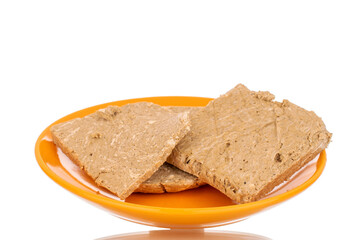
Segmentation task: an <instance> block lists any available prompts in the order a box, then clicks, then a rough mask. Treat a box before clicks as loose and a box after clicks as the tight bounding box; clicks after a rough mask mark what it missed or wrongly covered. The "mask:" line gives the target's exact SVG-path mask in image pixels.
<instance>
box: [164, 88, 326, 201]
mask: <svg viewBox="0 0 360 240" xmlns="http://www.w3.org/2000/svg"><path fill="white" fill-rule="evenodd" d="M273 99H274V96H273V95H272V94H270V93H269V92H253V91H250V90H248V89H247V88H246V87H245V86H243V85H238V86H236V87H235V88H234V89H232V90H230V91H229V92H228V93H226V94H225V95H223V96H220V97H219V98H217V99H215V100H213V101H211V102H210V103H209V104H208V105H207V106H206V107H205V108H204V109H203V110H200V111H197V112H196V113H193V114H191V116H190V119H191V125H192V127H191V131H190V132H189V133H188V134H187V135H186V136H185V137H184V138H183V139H182V140H181V141H180V142H179V144H178V145H177V146H176V148H175V149H174V151H173V153H172V155H171V156H170V157H169V159H168V162H170V163H171V164H173V165H175V166H177V167H179V168H180V169H182V170H184V171H187V172H189V173H191V174H194V175H195V176H198V177H199V178H200V179H201V180H204V181H205V182H207V183H208V184H210V185H212V186H213V187H215V188H217V189H218V190H220V191H221V192H223V193H224V194H226V195H227V196H228V197H229V198H231V199H232V200H234V201H236V202H238V203H246V202H251V201H256V200H259V199H260V198H262V197H263V196H264V195H265V194H266V193H268V192H269V191H271V190H272V189H273V188H274V187H275V186H276V185H278V184H280V183H281V182H282V181H284V180H286V179H287V178H289V177H290V176H291V175H292V174H293V173H295V172H296V171H297V170H299V169H300V168H301V167H302V166H304V165H305V164H306V163H307V162H309V161H310V160H312V159H313V158H314V157H315V156H316V155H317V154H319V153H320V152H321V151H322V150H323V149H325V148H326V146H327V145H328V143H329V142H330V138H331V134H330V133H329V132H328V131H327V130H326V128H325V125H324V123H323V122H322V120H321V119H320V118H319V117H318V116H316V115H315V113H314V112H310V111H306V110H304V109H303V108H300V107H298V106H296V105H294V104H292V103H290V102H289V101H287V100H284V101H283V102H281V103H280V102H275V101H273Z"/></svg>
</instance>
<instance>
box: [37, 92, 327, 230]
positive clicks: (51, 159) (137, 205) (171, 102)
mask: <svg viewBox="0 0 360 240" xmlns="http://www.w3.org/2000/svg"><path fill="white" fill-rule="evenodd" d="M210 100H211V99H210V98H199V97H153V98H142V99H130V100H123V101H118V102H112V103H106V104H102V105H98V106H94V107H90V108H87V109H83V110H81V111H78V112H75V113H72V114H70V115H68V116H66V117H64V118H62V119H60V120H58V121H56V122H55V123H54V124H56V123H59V122H63V121H67V120H69V119H73V118H76V117H83V116H85V115H88V114H90V113H92V112H94V111H96V110H98V109H101V108H105V107H106V106H108V105H118V106H121V105H124V104H127V103H133V102H139V101H149V102H153V103H156V104H160V105H164V106H204V105H206V104H207V103H208V102H209V101H210ZM49 128H50V126H49V127H48V128H46V129H45V130H44V131H43V133H42V134H41V135H40V136H39V138H38V141H37V143H36V146H35V155H36V158H37V161H38V163H39V165H40V167H41V168H42V169H43V171H44V172H45V173H46V174H47V175H48V176H49V177H50V178H51V179H53V180H54V181H55V182H56V183H58V184H59V185H61V186H62V187H64V188H65V189H67V190H69V191H71V192H72V193H74V194H76V195H78V196H79V197H81V198H83V199H85V200H87V201H88V202H90V203H92V204H93V205H95V206H97V207H100V208H102V209H104V210H107V211H109V212H110V213H112V214H113V215H115V216H118V217H120V218H123V219H126V220H130V221H134V222H138V223H142V224H146V225H153V226H160V227H171V228H199V227H213V226H219V225H224V224H228V223H232V222H237V221H240V220H243V219H245V218H247V217H249V216H250V215H252V214H254V213H256V212H259V211H262V210H264V209H267V208H269V207H272V206H274V205H277V204H279V203H281V202H283V201H285V200H287V199H289V198H291V197H293V196H295V195H297V194H298V193H300V192H302V191H303V190H305V189H306V188H307V187H309V186H310V185H311V184H312V183H314V182H315V181H316V179H317V178H318V177H319V176H320V175H321V173H322V171H323V169H324V167H325V163H326V154H325V151H323V152H322V153H321V154H320V156H319V158H318V159H317V158H316V159H314V160H313V161H311V162H310V163H309V164H307V165H306V166H305V167H304V168H302V169H301V170H299V171H298V172H297V173H296V174H294V175H293V177H292V178H291V179H290V180H289V181H288V182H286V183H283V184H282V185H281V186H278V187H277V188H276V189H275V190H274V191H273V192H271V193H270V194H269V195H268V196H266V197H265V198H264V199H262V200H259V201H256V202H252V203H247V204H234V202H232V201H231V200H230V199H229V198H227V197H226V196H225V195H223V194H222V193H220V192H219V191H218V190H216V189H214V188H212V187H210V186H203V187H200V188H197V189H192V190H187V191H183V192H179V193H165V194H143V193H134V194H132V195H131V196H130V197H128V198H127V199H126V201H121V200H119V199H118V198H117V197H116V196H115V195H113V194H112V193H110V192H109V191H107V190H106V189H103V188H101V187H98V186H97V185H96V184H95V183H94V181H93V180H92V179H91V178H90V177H88V176H87V175H86V174H85V173H84V172H83V171H82V170H81V169H80V168H78V167H77V166H76V165H75V164H74V163H73V162H72V161H71V160H69V159H68V158H67V157H66V156H65V155H64V154H63V153H62V152H61V150H60V149H58V148H57V147H56V146H55V144H54V143H53V142H52V139H51V135H50V131H49Z"/></svg>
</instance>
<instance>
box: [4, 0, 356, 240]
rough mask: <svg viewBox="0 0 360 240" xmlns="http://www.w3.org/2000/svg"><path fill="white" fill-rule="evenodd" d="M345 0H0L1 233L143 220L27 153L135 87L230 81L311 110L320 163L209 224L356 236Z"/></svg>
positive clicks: (190, 92) (38, 235) (352, 38)
mask: <svg viewBox="0 0 360 240" xmlns="http://www.w3.org/2000/svg"><path fill="white" fill-rule="evenodd" d="M359 13H360V5H359V1H346V0H342V1H331V0H330V1H318V0H309V1H308V0H303V1H246V2H242V1H209V0H207V1H196V0H191V1H186V0H183V1H171V0H166V1H157V0H147V1H136V0H135V1H119V0H116V1H92V0H87V1H79V0H70V1H68V0H63V1H52V0H46V1H39V0H32V1H17V0H12V1H11V0H9V1H7V0H0V84H1V85H0V98H1V101H0V104H1V111H0V112H1V117H0V121H1V124H0V128H1V129H0V130H1V131H0V134H1V137H0V141H1V142H0V143H1V144H0V149H1V167H0V171H1V191H0V202H1V204H0V208H1V209H0V210H1V212H0V219H1V223H0V226H1V231H0V238H1V239H25V238H27V239H94V238H100V237H105V236H109V235H115V234H120V233H129V232H137V231H143V230H151V229H156V228H152V227H147V226H142V225H138V224H135V223H131V222H127V221H125V220H121V219H118V218H115V217H113V216H111V215H110V214H108V213H106V212H103V211H102V210H99V209H96V208H94V207H92V206H91V205H89V204H87V203H85V202H84V201H82V200H80V199H79V198H77V197H75V196H74V195H72V194H71V193H69V192H67V191H66V190H64V189H62V188H61V187H60V186H58V185H57V184H55V183H54V182H53V181H52V180H50V179H49V178H48V177H47V176H46V175H45V174H44V173H43V172H42V171H41V169H40V168H39V166H38V165H37V163H36V160H35V156H34V145H35V141H36V139H37V137H38V135H39V134H40V133H41V131H42V130H43V129H44V128H46V127H47V126H48V125H49V124H51V123H52V122H53V121H55V120H57V119H58V118H60V117H63V116H64V115H67V114H69V113H72V112H74V111H76V110H80V109H82V108H86V107H89V106H92V105H96V104H100V103H104V102H109V101H116V100H122V99H128V98H137V97H149V96H168V95H170V96H171V95H184V96H204V97H217V96H219V95H220V94H222V93H225V92H226V91H228V90H229V89H231V88H232V87H234V86H235V85H236V84H237V83H244V84H245V85H247V86H248V87H249V88H250V89H252V90H269V91H270V92H272V93H274V94H275V95H276V96H277V100H282V99H283V98H287V99H290V100H291V101H292V102H294V103H296V104H298V105H300V106H302V107H304V108H306V109H308V110H314V111H315V112H316V113H317V114H318V115H319V116H321V117H322V118H323V120H324V122H325V123H326V125H327V128H328V130H329V131H330V132H332V133H333V134H334V135H333V140H332V143H331V144H330V145H329V148H328V150H327V153H328V163H327V166H326V168H325V171H324V173H323V175H322V176H321V177H320V179H319V180H318V181H317V182H316V183H315V184H314V185H313V186H311V187H310V188H309V189H308V190H306V191H305V192H303V193H302V194H300V195H299V196H297V197H295V198H293V199H291V200H290V201H288V202H285V203H283V204H282V205H280V206H277V207H275V208H273V209H271V210H268V211H266V212H263V213H260V214H258V215H255V216H252V217H250V218H249V219H247V220H245V221H242V222H239V223H235V224H232V225H226V226H223V227H220V228H216V230H231V231H239V232H248V233H255V234H259V235H263V236H267V237H269V238H272V239H330V238H333V239H336V238H341V239H356V238H358V237H359V229H358V228H359V222H358V216H359V214H360V211H359V201H360V198H359V197H358V195H356V193H357V192H358V189H359V183H360V181H359V169H360V163H359V162H360V161H359V155H358V149H359V134H360V131H359V121H360V119H359V102H360V101H359V90H360V89H359V87H358V82H359V80H360V14H359Z"/></svg>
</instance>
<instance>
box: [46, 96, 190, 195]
mask: <svg viewBox="0 0 360 240" xmlns="http://www.w3.org/2000/svg"><path fill="white" fill-rule="evenodd" d="M189 130H190V120H189V117H188V113H186V112H185V113H174V112H171V111H169V110H168V109H166V108H164V107H161V106H159V105H156V104H152V103H146V102H139V103H134V104H127V105H124V106H121V107H118V106H109V107H107V108H105V109H101V110H98V111H96V112H95V113H93V114H90V115H88V116H86V117H84V118H77V119H73V120H70V121H68V122H64V123H60V124H57V125H55V126H53V127H52V128H51V133H52V136H53V139H54V142H55V143H56V145H57V146H59V147H60V148H61V149H62V151H63V152H64V153H65V154H66V155H67V156H68V157H69V158H70V159H72V160H73V161H74V162H75V163H77V164H78V165H79V166H80V167H81V168H82V169H83V170H85V172H86V173H87V174H88V175H89V176H90V177H92V178H93V179H94V180H95V182H96V183H97V184H98V185H99V186H102V187H105V188H107V189H108V190H110V191H111V192H113V193H115V194H116V195H117V196H118V197H119V198H120V199H125V198H126V197H128V196H129V195H130V194H131V193H132V192H133V191H134V190H135V189H136V188H138V187H139V185H140V184H141V183H142V182H144V181H145V180H147V179H148V178H149V177H150V176H151V175H153V173H154V172H155V171H156V170H158V168H159V167H160V166H161V165H162V164H163V163H164V162H165V161H166V159H167V157H168V156H169V155H170V153H171V151H172V150H173V148H174V147H175V145H176V144H177V143H178V142H179V140H180V139H181V138H183V137H184V136H185V134H186V133H187V132H188V131H189Z"/></svg>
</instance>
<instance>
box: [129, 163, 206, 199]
mask: <svg viewBox="0 0 360 240" xmlns="http://www.w3.org/2000/svg"><path fill="white" fill-rule="evenodd" d="M204 184H206V183H205V182H203V181H200V180H199V178H198V177H195V176H194V175H191V174H189V173H187V172H184V171H182V170H180V169H178V168H177V167H175V166H173V165H171V164H169V163H164V164H163V165H162V166H161V167H160V168H159V169H158V170H157V171H156V172H155V173H154V174H153V175H152V176H151V177H150V178H149V179H148V180H146V181H145V182H143V183H142V184H141V185H140V186H139V187H138V188H137V189H136V190H135V192H142V193H165V192H180V191H184V190H188V189H192V188H197V187H199V186H202V185H204Z"/></svg>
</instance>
